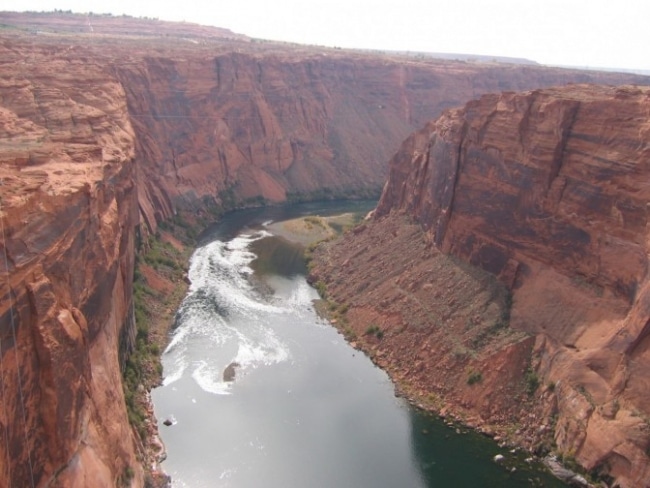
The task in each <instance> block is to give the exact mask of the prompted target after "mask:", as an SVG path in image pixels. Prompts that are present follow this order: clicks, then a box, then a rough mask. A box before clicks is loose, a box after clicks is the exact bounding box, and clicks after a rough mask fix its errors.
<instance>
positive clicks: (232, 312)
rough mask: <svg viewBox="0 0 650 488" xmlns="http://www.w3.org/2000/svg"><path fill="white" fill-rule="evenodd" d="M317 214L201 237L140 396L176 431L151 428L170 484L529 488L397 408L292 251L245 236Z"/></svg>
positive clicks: (430, 422)
mask: <svg viewBox="0 0 650 488" xmlns="http://www.w3.org/2000/svg"><path fill="white" fill-rule="evenodd" d="M330 205H331V204H330ZM337 205H338V206H337ZM355 205H357V204H355ZM342 211H350V209H349V207H345V206H344V205H341V204H336V205H331V206H330V209H329V212H330V213H329V214H330V215H331V214H333V213H336V212H342ZM326 212H328V210H327V205H322V204H319V205H313V204H312V205H306V206H300V207H289V208H276V209H265V210H255V211H246V212H243V213H238V214H232V215H230V216H228V217H227V218H226V219H224V222H223V223H222V225H221V226H219V227H215V228H212V229H209V231H208V232H206V233H205V234H204V236H203V240H202V245H201V246H199V248H197V250H196V252H195V254H194V256H193V258H192V265H191V268H190V278H191V280H192V287H191V288H190V293H189V294H188V297H187V298H186V300H185V301H184V303H183V305H182V307H181V309H180V311H179V326H178V328H177V329H176V332H175V336H174V338H173V339H172V343H171V344H170V346H169V347H168V348H167V351H166V352H165V354H164V356H163V363H164V368H165V373H164V374H165V381H164V386H163V387H162V388H157V389H156V390H154V392H153V394H152V396H153V399H154V403H155V408H156V413H157V416H158V418H159V420H161V421H162V420H164V419H165V418H169V417H170V416H172V415H173V416H174V418H175V419H176V420H177V424H176V425H174V426H173V427H169V428H167V427H164V426H160V429H161V434H162V437H163V440H164V442H165V444H166V446H167V450H168V459H167V461H166V462H165V463H164V465H163V467H164V468H165V469H166V470H167V471H168V472H169V474H171V476H172V477H173V480H174V486H187V487H192V488H201V487H215V486H217V487H229V486H232V487H236V488H246V487H259V486H264V487H265V488H266V487H270V488H274V487H277V488H280V487H282V488H285V487H289V488H291V487H307V486H308V487H322V488H331V487H337V488H338V487H350V488H362V487H372V488H375V487H377V488H383V487H385V488H393V487H409V488H411V487H413V488H419V487H426V486H436V487H447V486H453V487H464V486H466V487H470V486H471V487H474V486H486V487H487V486H504V487H510V486H512V487H514V486H531V484H530V482H528V481H527V477H532V476H533V475H532V474H525V473H524V470H523V469H521V468H519V469H520V472H518V473H516V474H512V473H509V472H506V471H504V470H503V468H501V467H499V466H496V465H494V463H492V461H491V459H492V456H493V454H494V453H496V450H497V447H496V445H495V444H494V443H492V442H491V441H489V440H488V439H485V438H483V437H481V436H470V435H468V434H464V435H457V434H456V433H455V432H454V431H453V430H450V429H449V428H447V427H446V426H444V424H442V423H441V422H439V421H438V420H437V419H435V418H433V417H430V416H426V415H422V414H420V413H418V412H417V411H415V410H413V409H411V408H410V407H409V406H408V405H407V404H406V403H405V402H404V401H403V400H402V399H399V398H396V397H395V396H394V395H393V387H392V384H391V382H390V380H389V378H388V377H387V375H386V374H385V373H384V372H383V371H381V370H379V369H377V368H376V367H374V366H373V365H372V363H371V362H370V361H369V360H368V358H366V357H365V356H364V355H362V354H361V353H358V352H357V351H355V350H354V349H352V348H351V347H350V346H349V345H348V344H346V343H345V341H344V340H343V338H342V336H341V335H339V334H338V333H337V332H336V331H335V330H334V329H333V328H332V327H331V326H330V325H329V324H327V323H325V322H323V321H322V320H321V319H320V318H318V317H317V315H316V313H315V312H314V309H313V306H312V300H313V299H314V298H316V297H317V294H316V292H315V290H314V289H313V288H311V287H309V285H308V284H307V283H306V281H305V277H304V273H305V267H304V266H305V265H304V261H303V258H302V249H301V247H300V246H296V245H292V244H289V243H287V242H286V241H284V240H282V239H279V238H276V237H269V236H267V235H265V234H264V232H260V231H259V230H257V229H260V228H261V226H262V224H263V223H264V222H266V221H268V220H281V219H283V218H294V217H296V216H299V215H307V214H310V213H316V214H320V215H326ZM242 229H248V230H245V231H244V233H243V234H241V233H240V231H241V230H242ZM253 275H255V276H257V277H258V278H260V277H261V278H262V279H263V282H264V286H263V287H260V286H254V285H255V282H256V281H258V282H259V280H257V278H254V277H253ZM233 362H236V363H237V364H238V365H239V366H238V367H237V369H236V373H235V380H234V381H232V382H231V381H226V380H224V377H223V373H224V370H226V369H227V368H228V366H229V365H231V364H232V363H233ZM522 483H523V484H522ZM543 486H561V485H554V484H552V483H551V482H549V484H545V485H543Z"/></svg>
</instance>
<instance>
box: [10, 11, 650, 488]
mask: <svg viewBox="0 0 650 488" xmlns="http://www.w3.org/2000/svg"><path fill="white" fill-rule="evenodd" d="M28 17H29V16H28ZM36 17H37V18H38V19H39V21H38V22H35V21H34V22H31V23H30V22H29V19H28V21H27V22H23V21H20V22H18V21H16V19H15V17H12V16H11V15H6V14H0V20H2V23H3V24H6V25H11V24H12V22H17V24H16V25H19V26H20V29H18V30H12V29H3V35H2V37H0V65H1V66H2V70H0V121H1V123H0V142H1V144H0V180H1V181H2V186H1V187H0V191H1V196H2V210H1V212H0V214H1V217H2V223H3V227H4V232H5V236H4V238H3V240H2V242H1V243H0V246H1V247H0V251H1V252H2V255H4V252H5V251H6V253H7V264H5V263H4V261H0V271H1V272H0V276H2V277H3V278H2V281H0V297H1V298H0V337H1V338H2V344H1V351H0V352H1V357H2V371H3V373H2V379H1V380H2V387H3V398H4V400H5V401H4V402H3V410H2V411H1V412H0V425H1V435H2V436H3V439H1V440H0V472H1V473H2V474H1V475H0V478H1V479H4V480H11V482H12V484H14V485H16V486H29V485H30V484H31V483H30V481H31V477H32V474H33V478H34V483H35V484H36V485H48V486H114V485H115V484H118V483H121V482H125V481H127V480H128V478H131V477H132V476H134V478H133V484H134V485H135V486H141V485H142V484H143V474H142V471H141V469H140V468H139V467H138V465H137V460H136V455H135V452H136V447H135V445H134V444H135V443H134V441H133V436H132V435H131V431H130V427H129V424H128V421H127V415H126V411H125V407H124V398H123V394H122V387H121V381H120V368H119V354H118V349H120V344H121V350H122V351H128V349H129V347H130V343H131V341H133V333H134V324H133V323H132V304H131V295H132V289H131V287H132V285H131V283H132V276H133V263H134V247H135V241H136V240H137V238H138V228H139V227H140V228H141V231H142V233H144V232H146V231H149V232H153V231H155V229H156V225H157V224H158V223H159V222H161V221H162V220H164V219H168V218H172V217H173V216H174V214H175V213H176V211H177V210H178V209H185V210H195V211H197V212H201V211H204V210H205V209H206V208H207V207H210V206H217V207H219V208H222V209H223V208H226V209H227V208H230V207H232V206H233V205H236V204H242V203H249V204H250V203H261V202H262V201H265V202H280V201H284V200H286V199H288V198H290V197H293V196H303V195H310V196H312V197H314V196H319V195H320V196H323V197H331V196H335V195H350V194H355V195H359V194H362V193H364V194H367V193H369V192H373V191H375V190H377V189H378V188H379V187H380V186H381V185H382V184H383V181H384V179H385V177H386V174H387V167H386V164H385V162H386V161H387V160H388V157H389V155H390V154H391V153H392V152H393V151H394V149H395V147H397V145H398V142H399V141H400V140H402V138H403V137H405V136H406V135H407V134H408V133H410V132H411V131H412V130H413V128H414V127H418V126H420V125H421V124H422V123H424V121H426V120H428V119H430V118H432V117H434V116H437V115H438V114H439V113H440V112H441V111H442V110H443V109H445V108H448V107H451V106H455V105H459V104H460V103H462V102H464V101H465V100H466V99H468V98H471V97H474V96H476V95H477V94H479V93H484V92H488V91H495V90H501V89H525V88H531V87H536V86H540V85H544V86H547V85H551V84H560V83H565V82H568V81H605V82H610V83H622V82H638V83H642V82H644V80H645V79H644V78H642V77H636V76H633V75H617V74H603V73H581V72H578V71H568V70H557V69H547V68H539V67H530V66H524V67H522V66H516V67H515V66H508V65H481V64H474V63H458V62H451V61H440V60H427V59H419V60H418V59H413V58H400V57H395V56H389V55H379V54H377V55H372V54H368V53H355V52H345V51H337V50H320V49H314V48H303V47H288V46H286V45H283V44H280V45H274V44H260V43H254V42H251V41H250V40H247V39H245V38H241V37H238V36H235V37H236V39H235V40H223V37H224V36H225V37H232V36H231V35H230V34H229V33H224V32H220V33H219V32H216V31H215V30H214V29H206V30H202V29H199V28H196V27H195V28H192V26H189V25H186V24H184V25H183V26H182V27H178V26H177V25H176V26H173V25H172V26H171V27H170V25H168V24H163V23H152V22H147V21H144V20H133V19H131V20H129V21H128V22H127V23H125V24H124V25H122V26H120V25H119V22H120V19H119V18H118V19H110V18H104V17H102V18H101V19H93V24H92V25H94V27H93V30H90V29H87V27H90V24H89V23H88V22H87V20H88V19H86V17H85V16H84V17H83V19H84V22H81V23H78V22H77V20H78V18H77V19H75V18H72V19H67V17H66V19H64V20H60V21H57V22H58V23H55V24H56V25H55V27H54V28H53V29H50V32H49V33H47V34H46V35H42V34H43V32H41V31H42V29H44V28H45V27H46V26H47V25H50V24H49V23H48V22H46V21H45V20H44V19H46V17H47V16H45V17H43V16H36ZM54 17H56V16H54ZM64 17H65V16H64ZM21 18H22V19H23V20H24V16H23V17H21ZM46 20H47V19H46ZM115 22H117V24H115ZM95 28H96V29H98V30H97V32H96V33H95V32H94V29H95ZM61 29H63V30H65V29H68V31H67V33H65V35H59V34H56V33H55V32H53V31H60V30H61ZM188 29H189V31H188ZM197 29H198V30H197ZM77 30H79V32H77ZM190 31H191V32H190ZM95 34H97V35H95ZM99 34H101V35H99ZM188 36H190V37H191V38H190V39H188ZM619 210H620V212H621V215H623V216H626V215H628V213H629V211H628V210H627V207H625V205H623V206H622V207H620V209H619ZM625 218H627V217H625ZM616 245H618V244H616ZM621 276H622V277H624V278H625V279H626V280H627V281H625V282H624V283H623V285H624V286H623V287H622V288H621V290H623V295H625V293H624V291H625V286H628V285H629V283H631V280H633V279H634V277H635V276H636V274H635V273H634V271H633V270H628V271H627V272H625V273H622V274H621ZM5 277H6V278H5ZM598 283H600V282H598ZM603 283H605V284H606V285H608V286H609V282H607V281H606V280H605V281H604V282H603ZM610 288H611V289H612V290H614V289H617V288H616V287H615V286H613V285H612V286H611V287H610ZM608 290H609V288H608ZM619 295H621V294H620V293H619V294H618V295H616V297H615V298H613V299H616V300H619V301H618V302H616V303H619V302H621V303H623V304H624V305H625V303H627V302H625V300H624V299H623V298H617V297H619ZM499 296H500V295H499ZM628 301H629V299H628ZM485 303H487V302H485ZM486 306H489V304H488V305H486ZM622 306H623V305H622ZM497 308H498V307H497ZM498 313H500V312H499V310H497V309H493V310H491V314H492V315H494V314H497V315H498ZM492 315H491V316H492ZM494 316H495V317H496V315H494ZM642 319H643V313H642V311H641V309H639V311H638V320H642ZM488 325H489V324H488ZM14 330H15V338H14V332H13V331H14ZM513 343H516V341H515V342H513ZM530 347H532V345H531V344H529V343H525V344H524V345H523V346H522V348H523V349H522V350H525V349H526V348H528V349H529V348H530ZM642 348H643V345H642V344H641V343H639V345H638V347H637V348H636V350H639V351H640V350H641V349H642ZM503 364H504V365H505V364H506V362H504V363H503ZM641 366H642V365H641ZM504 367H505V366H504ZM639 367H640V366H639ZM506 369H507V368H506ZM549 374H550V373H549ZM458 381H460V382H462V381H461V380H458ZM628 387H630V384H629V383H628ZM640 387H641V385H639V388H640ZM21 389H22V390H21ZM488 393H489V392H488V391H487V390H486V394H488ZM21 397H22V400H21ZM23 404H24V406H25V410H24V415H23V408H22V407H23ZM495 408H496V407H495ZM610 411H611V410H610ZM575 432H576V429H573V428H570V426H569V427H568V428H567V429H566V436H565V437H566V439H573V438H575V434H574V433H575ZM578 432H579V430H578ZM5 441H6V442H5ZM566 442H569V441H566ZM7 445H8V446H9V447H8V448H7V447H6V446H7ZM30 464H31V469H29V466H30Z"/></svg>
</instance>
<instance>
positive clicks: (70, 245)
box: [0, 47, 143, 487]
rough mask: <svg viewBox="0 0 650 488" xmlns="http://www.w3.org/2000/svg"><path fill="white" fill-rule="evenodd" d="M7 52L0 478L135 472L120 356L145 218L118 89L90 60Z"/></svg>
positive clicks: (2, 110) (104, 478)
mask: <svg viewBox="0 0 650 488" xmlns="http://www.w3.org/2000/svg"><path fill="white" fill-rule="evenodd" d="M32 54H33V55H35V56H38V55H39V53H38V52H36V51H34V52H33V53H32ZM2 63H3V64H2V66H3V68H2V77H1V78H0V100H1V101H2V102H1V104H0V105H1V107H0V120H1V121H2V122H1V123H0V138H1V139H2V144H1V145H0V182H1V184H2V186H0V191H1V197H2V202H1V204H2V207H1V213H2V242H1V243H0V255H1V256H2V259H1V260H0V276H1V277H2V278H1V279H0V297H1V298H0V339H1V341H2V342H1V349H0V353H1V356H0V360H1V361H0V365H1V368H0V381H1V386H2V389H1V390H0V391H1V394H2V402H1V403H0V425H1V427H0V436H1V437H2V440H1V442H0V444H1V445H2V448H0V473H2V474H1V475H0V479H2V481H1V482H0V485H2V486H66V487H67V486H106V487H109V486H111V487H112V486H115V485H116V484H118V483H119V481H120V479H124V480H125V479H126V478H131V477H135V479H136V480H139V481H140V483H142V479H143V478H142V476H143V474H142V469H141V468H139V467H138V466H139V462H138V460H137V459H136V455H135V452H136V449H135V445H134V441H133V438H132V435H131V430H130V427H129V424H128V420H127V418H126V411H125V408H124V397H123V393H122V386H121V375H120V367H119V363H118V345H119V341H120V338H122V340H123V341H125V342H126V343H128V341H129V336H130V335H131V333H134V332H135V331H134V324H133V323H132V304H131V295H132V281H133V266H134V251H135V243H134V239H135V228H136V226H137V225H138V222H139V217H138V212H137V194H136V186H135V180H134V161H133V158H134V155H135V141H134V132H133V129H132V127H131V124H130V121H129V117H128V112H127V106H126V100H125V96H124V90H123V88H122V86H121V85H120V84H119V83H117V82H116V81H115V80H114V79H112V78H111V77H110V76H109V75H108V73H107V72H106V71H105V70H104V69H103V68H101V67H99V66H97V65H93V64H92V63H81V62H79V63H70V62H69V60H57V59H54V58H51V59H49V62H48V63H46V64H39V63H30V62H29V60H25V59H23V58H22V56H21V54H20V53H15V52H11V51H10V50H8V49H7V48H6V47H5V48H4V49H3V51H2ZM80 87H83V89H80Z"/></svg>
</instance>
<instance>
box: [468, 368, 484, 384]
mask: <svg viewBox="0 0 650 488" xmlns="http://www.w3.org/2000/svg"><path fill="white" fill-rule="evenodd" d="M481 381H483V375H482V374H481V372H480V371H474V370H473V369H471V370H469V371H468V373H467V384H468V385H473V384H475V383H480V382H481Z"/></svg>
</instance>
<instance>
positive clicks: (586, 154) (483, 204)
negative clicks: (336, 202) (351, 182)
mask: <svg viewBox="0 0 650 488" xmlns="http://www.w3.org/2000/svg"><path fill="white" fill-rule="evenodd" d="M648 110H650V90H648V89H645V88H639V87H629V86H628V87H619V88H605V87H596V86H588V85H575V86H568V87H564V88H554V89H546V90H537V91H532V92H525V93H503V94H500V95H488V96H484V97H482V98H480V99H479V100H476V101H473V102H470V103H468V104H467V105H466V106H465V107H464V108H462V109H456V110H451V111H448V112H446V113H445V114H444V115H443V116H441V117H440V118H439V119H438V120H436V121H434V122H430V123H429V124H427V125H426V127H425V128H424V129H423V130H421V131H419V132H417V133H416V134H414V135H412V136H411V137H409V139H407V141H406V142H405V143H404V144H403V145H402V147H401V149H400V150H399V152H398V153H397V154H396V156H395V157H394V158H393V160H392V162H391V170H390V176H389V180H388V183H387V184H386V187H385V189H384V193H383V195H382V198H381V201H380V203H379V205H378V208H377V210H376V217H377V218H379V219H380V221H381V219H384V218H386V217H385V216H387V215H389V214H390V213H391V212H404V213H406V214H407V215H409V216H410V217H411V218H413V219H414V220H415V221H416V222H418V223H419V224H420V225H421V226H422V228H423V229H424V232H425V233H426V235H427V236H428V239H430V241H431V242H432V243H434V244H435V246H436V247H437V248H438V249H440V250H441V251H443V252H444V253H447V254H450V255H452V256H456V257H458V258H460V259H462V260H463V261H464V262H467V263H471V264H473V265H475V266H477V267H480V268H482V269H484V270H487V271H489V272H490V273H493V274H494V275H496V276H498V277H499V278H500V280H501V281H502V282H503V283H505V284H506V285H507V286H508V287H509V288H510V290H511V291H512V295H513V305H512V311H511V317H510V327H511V328H512V329H514V330H517V331H522V332H525V333H527V334H530V335H531V336H532V337H535V338H536V343H535V347H534V350H533V352H532V355H531V367H532V368H533V369H534V370H535V371H536V374H537V375H538V377H539V382H540V385H541V386H540V388H538V389H537V393H536V395H537V397H538V398H539V399H540V400H541V402H540V404H539V408H537V409H536V410H537V415H538V417H539V415H542V416H545V422H546V423H547V425H549V426H550V425H554V429H555V430H554V439H555V442H556V443H557V447H558V449H559V450H560V451H561V452H563V453H568V454H570V455H572V456H575V459H576V460H577V461H578V462H579V463H580V464H582V465H583V466H584V467H585V468H586V469H588V470H596V471H601V472H603V473H608V474H609V475H610V476H612V477H614V478H616V479H617V481H618V482H619V483H620V484H621V486H630V487H632V486H647V485H650V463H649V462H648V461H649V459H648V454H647V452H648V447H649V446H650V431H649V429H648V425H647V418H648V415H650V396H649V394H648V391H649V390H648V388H647V374H646V373H645V372H646V371H647V367H648V361H650V354H648V345H649V344H650V343H649V342H648V333H647V331H648V317H649V316H650V308H649V307H650V295H649V293H650V292H649V290H650V284H649V283H650V282H649V279H648V252H649V251H650V247H649V242H650V241H649V240H648V237H649V234H648V202H650V186H649V185H648V180H649V177H650V143H649V141H650V119H648ZM431 293H433V291H432V292H431ZM488 369H489V368H488ZM498 385H499V382H498V381H497V382H496V383H495V385H494V387H495V388H496V387H498ZM476 411H478V412H479V413H480V414H481V415H485V414H486V412H484V411H483V410H482V409H481V408H480V406H477V408H476ZM487 417H489V415H487ZM487 417H486V418H487Z"/></svg>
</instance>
